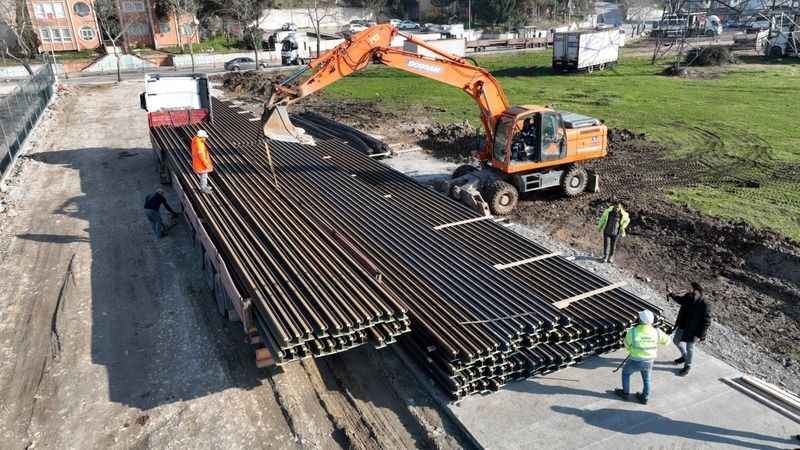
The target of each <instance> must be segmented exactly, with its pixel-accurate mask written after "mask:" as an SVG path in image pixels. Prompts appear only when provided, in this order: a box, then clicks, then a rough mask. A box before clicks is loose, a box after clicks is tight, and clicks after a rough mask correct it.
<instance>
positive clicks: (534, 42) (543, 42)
mask: <svg viewBox="0 0 800 450" xmlns="http://www.w3.org/2000/svg"><path fill="white" fill-rule="evenodd" d="M552 44H553V40H552V39H550V38H544V37H538V38H511V39H479V40H475V41H467V45H466V47H467V50H471V51H473V52H485V51H486V50H487V49H525V48H547V47H548V46H551V45H552Z"/></svg>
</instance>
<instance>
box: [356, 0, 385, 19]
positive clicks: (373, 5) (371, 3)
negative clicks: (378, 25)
mask: <svg viewBox="0 0 800 450" xmlns="http://www.w3.org/2000/svg"><path fill="white" fill-rule="evenodd" d="M387 4H388V1H387V0H362V1H361V8H363V10H364V11H369V12H370V14H372V18H373V19H374V20H375V21H377V20H378V18H379V16H380V15H381V14H383V12H384V11H385V10H386V6H387Z"/></svg>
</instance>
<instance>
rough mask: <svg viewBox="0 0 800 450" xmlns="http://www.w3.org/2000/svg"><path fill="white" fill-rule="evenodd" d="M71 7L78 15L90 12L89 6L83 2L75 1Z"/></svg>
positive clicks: (82, 15) (84, 15)
mask: <svg viewBox="0 0 800 450" xmlns="http://www.w3.org/2000/svg"><path fill="white" fill-rule="evenodd" d="M72 9H73V11H75V14H77V15H79V16H80V17H86V16H88V15H89V13H91V12H92V10H91V9H90V8H89V5H87V4H86V3H83V2H78V3H75V5H74V6H73V7H72Z"/></svg>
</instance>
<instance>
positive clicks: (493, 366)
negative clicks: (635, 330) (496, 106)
mask: <svg viewBox="0 0 800 450" xmlns="http://www.w3.org/2000/svg"><path fill="white" fill-rule="evenodd" d="M214 114H215V118H214V124H213V125H211V126H210V130H209V131H210V132H211V139H210V140H209V142H211V148H212V152H213V157H214V158H215V159H217V160H218V161H220V160H221V161H225V158H230V157H232V156H231V155H233V154H234V153H235V154H236V156H235V158H236V159H237V160H241V161H247V162H248V167H253V168H255V169H256V170H254V171H252V172H251V173H249V175H250V176H252V177H254V178H258V179H260V180H261V181H259V184H265V183H267V181H268V180H274V181H275V183H276V186H277V189H278V190H280V193H281V194H282V195H281V197H280V198H281V199H285V200H290V201H291V203H292V204H293V205H295V206H296V207H297V208H299V210H301V211H302V214H303V216H304V218H306V219H307V220H308V221H309V222H310V223H315V224H325V226H326V227H330V229H331V230H333V231H332V232H336V233H339V234H340V235H343V236H348V238H349V242H350V243H351V244H352V248H353V251H354V252H355V253H356V254H359V255H362V256H363V258H362V259H360V260H359V261H360V262H361V263H362V264H365V266H367V267H370V268H372V270H373V271H376V272H377V273H380V274H382V281H381V286H382V287H383V289H385V290H386V291H387V292H388V293H389V295H390V296H394V297H396V298H398V299H399V300H400V301H402V302H403V303H404V304H405V305H406V306H407V308H408V314H409V316H410V318H411V333H409V334H407V335H404V336H401V337H400V341H401V343H402V344H403V345H404V346H405V347H406V348H407V349H409V351H410V354H411V355H412V356H414V357H416V358H418V359H419V360H420V361H422V362H423V363H424V365H425V366H426V367H427V368H428V369H430V371H431V373H432V374H433V375H434V377H435V378H436V379H437V380H438V381H439V382H440V383H441V384H442V386H444V387H445V389H446V390H447V391H448V393H450V394H451V395H452V396H453V397H456V398H458V397H462V396H464V395H469V394H473V393H476V392H482V391H488V390H496V389H498V388H499V387H501V386H502V385H503V384H505V383H507V382H508V381H510V380H515V379H519V378H525V377H529V376H531V375H535V374H540V373H547V372H550V371H553V370H558V369H559V368H561V367H564V366H567V365H570V364H574V363H575V362H577V361H579V360H580V359H582V358H583V357H585V356H587V355H589V354H594V353H599V352H604V351H607V350H611V349H614V348H617V347H618V346H619V342H620V335H621V333H622V332H623V331H624V329H625V328H626V327H628V326H630V325H631V324H632V323H633V320H634V319H635V317H636V313H637V312H638V311H639V310H641V309H644V308H649V309H651V310H652V311H653V312H654V313H656V314H657V315H660V311H659V310H658V309H657V308H656V307H655V306H653V305H650V304H648V303H647V302H645V301H644V300H642V299H640V298H638V297H636V296H634V295H633V294H631V293H629V292H627V291H625V290H623V289H621V288H620V287H619V286H614V285H609V283H608V282H607V281H606V280H604V279H602V278H600V277H598V276H596V275H594V274H593V273H591V272H589V271H587V270H585V269H583V268H581V267H579V266H577V265H575V264H573V263H572V262H570V261H568V260H567V259H565V258H562V257H560V256H558V255H554V254H552V252H550V251H548V250H547V249H545V248H543V247H541V246H539V245H536V244H534V243H533V242H530V241H529V240H527V239H525V238H523V237H522V236H520V235H518V234H516V233H514V232H513V231H511V230H509V229H507V228H506V227H504V226H502V225H501V224H498V223H496V222H495V221H493V220H490V219H486V218H484V217H481V216H479V215H478V214H477V213H476V212H474V211H473V210H471V209H469V208H467V207H465V206H463V205H461V204H459V203H457V202H454V201H452V200H450V199H448V198H446V197H445V196H443V195H440V194H438V193H435V192H433V191H431V190H430V189H427V188H425V187H423V186H421V185H419V184H418V183H416V182H414V181H413V180H412V179H410V178H408V177H406V176H404V175H402V174H400V173H398V172H396V171H394V170H392V169H389V168H388V167H386V166H384V165H383V164H381V163H379V162H377V161H373V160H372V159H370V158H369V157H368V156H366V155H364V154H363V153H362V152H359V151H358V150H357V149H355V148H353V147H351V146H349V145H348V144H347V143H346V142H344V141H342V140H340V139H337V138H335V137H334V136H333V135H331V134H329V133H327V132H325V131H321V130H319V129H318V128H315V127H314V124H313V123H311V122H308V123H305V122H303V119H302V118H295V120H297V122H298V124H299V125H300V126H304V127H306V128H307V129H308V131H309V132H311V133H312V134H315V135H316V137H317V145H316V146H303V145H299V144H291V143H286V142H277V141H270V142H269V152H267V151H266V150H265V147H264V143H263V142H262V141H261V138H260V134H261V129H260V124H259V123H258V121H257V120H254V118H253V117H252V116H248V115H245V114H242V113H241V111H237V110H236V109H235V108H232V107H231V106H229V105H228V104H226V103H223V102H219V101H215V103H214ZM196 129H197V126H193V127H188V128H187V129H185V130H184V133H185V134H186V135H189V134H190V133H192V132H193V131H195V130H196ZM215 140H216V141H217V142H216V143H215ZM234 147H235V148H234ZM184 165H185V162H184ZM270 167H273V168H274V172H273V171H272V170H273V169H270ZM227 176H228V174H226V173H215V175H214V177H213V178H214V180H215V182H217V183H223V184H224V183H225V182H226V181H223V178H225V177H227ZM269 182H270V183H271V182H272V181H269ZM279 209H280V208H276V210H277V212H280V211H279Z"/></svg>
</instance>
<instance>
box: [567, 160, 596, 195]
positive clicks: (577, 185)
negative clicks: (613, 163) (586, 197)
mask: <svg viewBox="0 0 800 450" xmlns="http://www.w3.org/2000/svg"><path fill="white" fill-rule="evenodd" d="M588 182H589V174H587V173H586V169H584V168H583V167H581V166H575V165H573V166H569V168H567V170H566V171H565V172H564V175H563V176H562V177H561V189H562V190H563V191H564V195H566V196H567V197H575V196H576V195H579V194H581V193H583V191H585V190H586V184H587V183H588Z"/></svg>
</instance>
